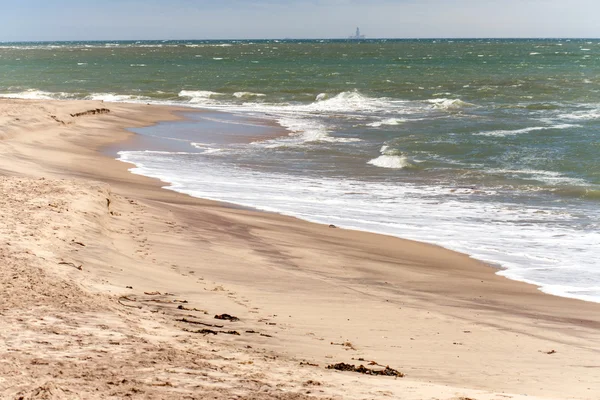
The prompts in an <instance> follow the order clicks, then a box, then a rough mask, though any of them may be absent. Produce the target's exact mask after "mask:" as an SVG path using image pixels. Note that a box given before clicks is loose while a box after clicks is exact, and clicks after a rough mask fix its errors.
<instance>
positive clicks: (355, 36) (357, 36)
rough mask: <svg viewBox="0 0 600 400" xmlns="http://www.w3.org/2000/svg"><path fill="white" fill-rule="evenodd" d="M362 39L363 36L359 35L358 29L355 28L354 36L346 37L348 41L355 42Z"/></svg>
mask: <svg viewBox="0 0 600 400" xmlns="http://www.w3.org/2000/svg"><path fill="white" fill-rule="evenodd" d="M364 38H365V35H361V34H360V28H359V27H356V34H354V35H353V36H349V37H348V39H355V40H358V39H364Z"/></svg>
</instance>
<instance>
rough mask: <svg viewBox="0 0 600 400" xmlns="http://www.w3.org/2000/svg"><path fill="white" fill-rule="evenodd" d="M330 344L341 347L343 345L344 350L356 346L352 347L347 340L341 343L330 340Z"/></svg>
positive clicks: (353, 348) (352, 348)
mask: <svg viewBox="0 0 600 400" xmlns="http://www.w3.org/2000/svg"><path fill="white" fill-rule="evenodd" d="M331 344H332V345H334V346H342V347H344V349H345V350H356V347H354V345H353V344H352V342H349V341H346V342H342V343H335V342H331Z"/></svg>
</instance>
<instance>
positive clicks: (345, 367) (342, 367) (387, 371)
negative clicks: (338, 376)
mask: <svg viewBox="0 0 600 400" xmlns="http://www.w3.org/2000/svg"><path fill="white" fill-rule="evenodd" d="M327 369H335V370H336V371H349V372H357V373H359V374H365V375H381V376H394V377H396V378H402V377H404V374H403V373H402V372H400V371H398V370H395V369H393V368H390V367H389V366H386V367H385V368H384V369H372V368H367V367H365V366H364V365H362V364H361V365H359V366H358V367H357V366H356V365H353V364H346V363H343V362H342V363H337V364H331V365H328V366H327Z"/></svg>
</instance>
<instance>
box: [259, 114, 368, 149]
mask: <svg viewBox="0 0 600 400" xmlns="http://www.w3.org/2000/svg"><path fill="white" fill-rule="evenodd" d="M277 122H279V124H280V125H281V126H283V127H284V128H286V129H287V130H289V131H290V132H291V135H290V137H289V138H279V139H273V140H270V141H267V142H265V143H269V144H270V145H271V147H279V146H289V145H301V144H304V143H317V142H329V143H334V142H339V143H348V142H359V141H360V139H358V138H336V137H333V136H331V135H330V131H331V130H330V129H329V127H328V126H327V125H326V124H325V123H324V122H321V121H318V120H314V119H307V118H293V117H286V118H280V119H278V120H277Z"/></svg>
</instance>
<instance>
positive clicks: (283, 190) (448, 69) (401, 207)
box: [0, 39, 600, 302]
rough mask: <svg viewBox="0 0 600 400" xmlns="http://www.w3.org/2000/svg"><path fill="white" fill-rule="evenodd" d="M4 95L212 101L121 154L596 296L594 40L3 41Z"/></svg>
mask: <svg viewBox="0 0 600 400" xmlns="http://www.w3.org/2000/svg"><path fill="white" fill-rule="evenodd" d="M0 96H2V97H16V98H31V99H97V100H104V101H106V102H143V103H152V104H175V105H184V106H188V107H190V108H199V109H203V110H208V112H204V113H190V114H189V115H188V120H187V121H183V122H170V123H162V124H159V125H157V126H154V127H150V128H144V129H139V130H136V132H138V133H140V134H141V135H147V136H148V137H153V138H160V139H161V140H162V142H159V143H163V144H164V146H163V147H161V146H160V144H159V145H158V147H157V145H154V146H152V148H143V147H142V148H138V149H130V148H128V149H124V150H123V151H121V152H119V155H118V157H119V159H120V160H123V161H127V162H131V163H133V164H135V165H136V168H134V169H133V170H132V172H134V173H138V174H143V175H147V176H152V177H157V178H160V179H162V180H163V181H164V182H165V185H166V186H168V187H169V188H170V189H172V190H176V191H179V192H183V193H188V194H190V195H192V196H197V197H202V198H208V199H215V200H221V201H226V202H230V203H235V204H240V205H243V206H249V207H253V208H257V209H261V210H266V211H272V212H278V213H282V214H287V215H292V216H296V217H299V218H302V219H306V220H309V221H315V222H321V223H325V224H335V225H337V226H339V227H344V228H351V229H360V230H365V231H372V232H378V233H383V234H388V235H394V236H399V237H402V238H407V239H415V240H420V241H424V242H429V243H434V244H438V245H441V246H444V247H446V248H449V249H453V250H457V251H460V252H464V253H467V254H469V255H471V256H472V257H474V258H476V259H479V260H482V261H485V262H488V263H491V264H493V265H495V266H497V267H498V268H499V270H498V273H499V274H501V275H504V276H506V277H508V278H510V279H515V280H519V281H524V282H529V283H532V284H535V285H538V286H539V287H540V288H541V290H543V291H544V292H547V293H550V294H554V295H559V296H565V297H572V298H578V299H582V300H587V301H595V302H600V40H599V39H594V40H591V39H589V40H585V39H577V40H576V39H530V40H509V39H503V40H490V39H478V40H475V39H473V40H281V41H277V40H268V41H150V42H146V41H144V42H133V41H127V42H57V43H0Z"/></svg>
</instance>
